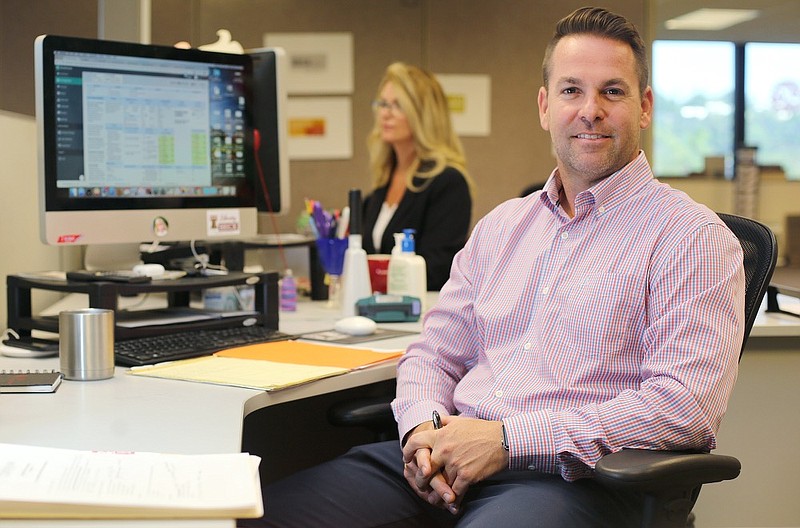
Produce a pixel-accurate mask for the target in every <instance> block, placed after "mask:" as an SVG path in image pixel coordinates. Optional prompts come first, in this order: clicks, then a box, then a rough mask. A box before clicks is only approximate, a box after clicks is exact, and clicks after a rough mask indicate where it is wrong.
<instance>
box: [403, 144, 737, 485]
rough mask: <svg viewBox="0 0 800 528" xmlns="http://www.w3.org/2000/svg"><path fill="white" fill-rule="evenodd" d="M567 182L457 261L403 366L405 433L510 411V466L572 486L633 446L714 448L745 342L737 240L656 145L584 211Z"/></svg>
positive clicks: (481, 229)
mask: <svg viewBox="0 0 800 528" xmlns="http://www.w3.org/2000/svg"><path fill="white" fill-rule="evenodd" d="M559 188H560V181H559V177H558V172H557V171H554V173H553V175H551V177H550V179H549V180H548V182H547V184H546V186H545V189H544V191H542V192H538V193H534V194H533V195H530V196H528V197H525V198H518V199H513V200H510V201H507V202H505V203H503V204H501V205H500V206H498V207H497V208H496V209H494V210H493V211H492V212H490V213H489V214H488V215H487V216H486V217H485V218H483V219H482V220H481V221H480V222H479V223H478V224H477V226H476V227H475V229H474V231H473V233H472V235H471V237H470V239H469V241H468V243H467V245H466V246H465V247H464V249H463V250H462V251H461V252H460V253H459V254H458V255H457V256H456V258H455V260H454V262H453V267H452V270H451V274H450V280H449V281H448V283H447V284H446V285H445V286H444V288H443V289H442V291H441V294H440V297H439V301H438V303H437V305H436V306H435V307H434V308H433V309H431V310H430V311H429V313H428V314H427V315H426V317H425V325H424V331H423V334H422V336H421V338H420V340H419V341H417V342H416V343H415V344H413V345H411V346H410V347H409V349H408V351H407V354H406V355H405V356H404V357H403V358H402V360H401V361H400V363H399V366H398V376H397V381H398V389H397V398H396V399H395V401H394V403H393V408H394V411H395V415H396V416H397V418H398V422H399V430H400V434H401V437H402V436H404V435H405V434H406V432H408V431H409V430H410V429H411V428H413V427H414V426H416V425H417V424H419V423H422V422H423V421H425V420H430V416H431V412H432V410H434V409H436V410H438V411H439V412H441V413H450V414H456V413H457V414H461V415H463V416H469V417H477V418H482V419H488V420H499V419H502V420H503V422H504V424H505V427H506V431H507V434H508V439H509V443H510V453H509V454H510V466H509V467H510V469H516V470H537V471H545V472H551V473H560V474H561V475H562V476H563V478H565V479H567V480H574V479H577V478H581V477H586V476H590V475H591V468H593V467H594V465H595V463H596V462H597V460H598V459H599V458H600V457H601V456H603V455H604V454H607V453H609V452H613V451H617V450H619V449H622V448H624V447H629V448H650V449H687V448H699V449H713V448H714V447H715V446H716V438H715V434H716V431H717V430H718V428H719V425H720V422H721V420H722V417H723V415H724V413H725V409H726V406H727V401H728V397H729V396H730V394H731V391H732V390H733V385H734V382H735V380H736V374H737V364H738V355H739V350H740V348H741V342H742V336H743V327H744V271H743V268H742V251H741V246H740V245H739V243H738V241H737V239H736V238H735V236H734V235H733V234H732V233H731V232H730V231H729V230H728V229H727V228H726V226H725V225H724V224H723V223H722V221H721V220H720V219H719V218H718V217H717V216H716V215H715V214H714V213H713V212H712V211H710V210H709V209H707V208H706V207H704V206H702V205H698V204H697V203H695V202H693V201H692V200H691V199H690V198H688V197H687V196H686V195H685V194H684V193H683V192H680V191H677V190H675V189H672V188H671V187H669V186H668V185H665V184H662V183H660V182H659V181H658V180H656V179H654V178H653V174H652V172H651V170H650V166H649V164H648V162H647V159H646V158H645V156H644V154H643V153H640V154H639V156H638V157H637V158H636V159H635V160H634V161H632V162H631V163H630V164H628V165H627V166H626V167H624V168H623V169H621V170H620V171H618V172H616V173H615V174H613V175H611V176H610V177H608V178H606V179H605V180H603V181H602V182H600V183H598V184H597V185H595V186H594V187H592V188H591V189H589V190H587V191H585V192H583V193H581V194H579V195H578V196H577V198H576V200H575V216H574V218H569V217H568V216H566V215H565V214H564V212H563V210H562V209H561V208H560V207H559V206H558V190H559ZM498 441H499V440H498Z"/></svg>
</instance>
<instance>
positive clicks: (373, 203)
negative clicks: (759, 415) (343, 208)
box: [362, 167, 472, 291]
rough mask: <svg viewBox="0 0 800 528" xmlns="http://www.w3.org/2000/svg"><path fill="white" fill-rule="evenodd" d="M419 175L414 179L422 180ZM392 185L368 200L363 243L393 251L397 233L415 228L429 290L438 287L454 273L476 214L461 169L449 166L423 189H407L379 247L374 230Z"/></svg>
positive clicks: (378, 250) (366, 246)
mask: <svg viewBox="0 0 800 528" xmlns="http://www.w3.org/2000/svg"><path fill="white" fill-rule="evenodd" d="M422 181H423V180H420V179H417V180H416V181H415V182H414V183H415V184H420V183H421V182H422ZM387 189H388V185H386V186H384V187H380V188H378V189H375V191H373V192H372V194H370V195H369V196H367V197H366V199H365V200H364V208H363V221H364V223H363V231H362V232H363V237H362V238H363V247H364V250H365V251H366V252H367V253H386V254H389V253H391V251H392V247H394V233H401V232H402V231H403V229H408V228H411V229H415V230H416V235H415V239H416V242H415V246H416V248H415V249H416V253H417V254H418V255H422V257H423V258H424V259H425V265H426V269H427V273H428V278H427V280H428V290H431V291H438V290H440V289H441V288H442V286H443V285H444V283H445V282H447V279H448V277H449V276H450V266H451V264H452V263H453V257H454V256H455V254H456V253H457V252H458V251H459V250H460V249H461V248H462V247H464V244H465V243H466V241H467V236H468V234H469V226H470V220H471V217H472V199H471V198H470V195H469V187H468V186H467V181H466V180H465V179H464V176H463V175H462V174H461V172H460V171H458V170H457V169H455V168H453V167H446V168H445V169H444V170H443V171H442V172H441V173H440V174H439V175H437V176H436V177H435V178H433V180H432V181H431V182H430V184H429V185H428V186H427V187H426V188H425V189H424V190H423V191H421V192H412V191H410V190H408V189H406V192H405V194H404V195H403V199H402V200H400V203H399V204H398V205H397V210H395V212H394V215H393V216H392V218H391V220H389V224H388V225H387V226H386V230H385V231H384V233H383V237H382V238H381V246H380V247H378V248H376V247H375V245H374V244H373V241H372V230H373V228H374V227H375V221H376V220H377V219H378V214H379V213H380V211H381V206H382V205H383V201H384V199H385V198H386V191H387Z"/></svg>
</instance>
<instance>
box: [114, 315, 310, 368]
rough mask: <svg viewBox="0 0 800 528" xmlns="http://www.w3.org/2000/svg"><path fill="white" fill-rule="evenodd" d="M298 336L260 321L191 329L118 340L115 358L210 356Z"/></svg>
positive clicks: (127, 361) (125, 361) (132, 361)
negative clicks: (240, 347) (241, 324)
mask: <svg viewBox="0 0 800 528" xmlns="http://www.w3.org/2000/svg"><path fill="white" fill-rule="evenodd" d="M294 338H295V336H293V335H289V334H284V333H282V332H278V331H277V330H270V329H269V328H266V327H264V326H258V325H254V326H237V327H232V328H215V329H209V330H191V331H186V332H177V333H172V334H164V335H157V336H147V337H137V338H134V339H126V340H123V341H117V342H116V343H115V344H114V359H115V362H116V364H117V365H122V366H124V367H136V366H139V365H152V364H153V363H161V362H162V361H173V360H176V359H188V358H193V357H199V356H208V355H210V354H213V353H214V352H217V351H219V350H224V349H226V348H232V347H237V346H244V345H252V344H255V343H265V342H268V341H285V340H287V339H294Z"/></svg>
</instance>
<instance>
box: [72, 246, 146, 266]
mask: <svg viewBox="0 0 800 528" xmlns="http://www.w3.org/2000/svg"><path fill="white" fill-rule="evenodd" d="M141 263H142V259H141V256H140V254H139V244H97V245H90V246H86V252H85V253H84V256H83V266H84V268H86V269H87V270H92V271H96V270H97V271H115V270H129V269H133V267H134V266H135V265H137V264H141Z"/></svg>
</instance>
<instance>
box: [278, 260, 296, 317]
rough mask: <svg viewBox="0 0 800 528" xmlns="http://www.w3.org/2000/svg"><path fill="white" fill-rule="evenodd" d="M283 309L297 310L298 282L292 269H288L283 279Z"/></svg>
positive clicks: (286, 310) (284, 310)
mask: <svg viewBox="0 0 800 528" xmlns="http://www.w3.org/2000/svg"><path fill="white" fill-rule="evenodd" d="M281 311H282V312H294V311H297V283H296V282H295V280H294V275H292V270H291V269H287V270H286V273H285V274H284V275H283V278H282V279H281Z"/></svg>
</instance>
